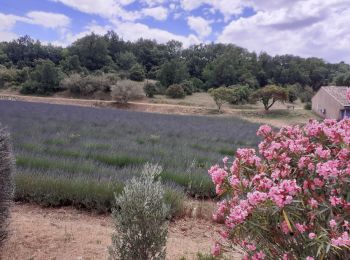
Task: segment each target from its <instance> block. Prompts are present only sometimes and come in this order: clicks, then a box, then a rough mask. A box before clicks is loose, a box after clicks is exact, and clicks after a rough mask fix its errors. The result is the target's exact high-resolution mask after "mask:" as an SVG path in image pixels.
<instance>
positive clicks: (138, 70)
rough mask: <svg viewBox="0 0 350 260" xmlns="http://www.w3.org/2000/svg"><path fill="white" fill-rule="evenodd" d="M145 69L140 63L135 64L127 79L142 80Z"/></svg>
mask: <svg viewBox="0 0 350 260" xmlns="http://www.w3.org/2000/svg"><path fill="white" fill-rule="evenodd" d="M145 77H146V76H145V70H144V68H143V67H142V65H140V64H135V65H134V66H132V67H131V69H130V72H129V79H131V80H135V81H143V80H144V79H145Z"/></svg>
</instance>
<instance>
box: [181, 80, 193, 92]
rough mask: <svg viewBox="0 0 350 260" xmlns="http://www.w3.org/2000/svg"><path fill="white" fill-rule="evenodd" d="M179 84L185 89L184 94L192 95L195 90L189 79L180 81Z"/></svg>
mask: <svg viewBox="0 0 350 260" xmlns="http://www.w3.org/2000/svg"><path fill="white" fill-rule="evenodd" d="M180 85H181V87H182V88H183V90H184V91H185V93H186V95H192V93H193V92H194V91H195V89H194V86H193V83H192V81H190V80H185V81H182V82H181V84H180Z"/></svg>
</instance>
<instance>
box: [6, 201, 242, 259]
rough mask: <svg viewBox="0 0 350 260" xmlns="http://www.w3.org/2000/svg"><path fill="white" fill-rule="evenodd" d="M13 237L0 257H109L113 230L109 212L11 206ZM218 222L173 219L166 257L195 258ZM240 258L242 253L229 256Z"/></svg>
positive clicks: (204, 249) (208, 242)
mask: <svg viewBox="0 0 350 260" xmlns="http://www.w3.org/2000/svg"><path fill="white" fill-rule="evenodd" d="M11 211H12V217H11V224H10V231H11V234H10V238H9V240H8V241H7V243H6V245H5V248H4V250H3V255H2V257H1V256H0V259H3V260H7V259H24V260H26V259H43V260H44V259H45V260H46V259H65V260H66V259H67V260H68V259H107V258H108V251H107V247H108V246H109V245H110V243H111V234H112V232H113V223H112V219H111V217H110V216H108V215H96V214H93V213H87V212H82V211H78V210H75V209H72V208H59V209H52V208H42V207H39V206H35V205H29V204H15V205H13V206H12V210H11ZM218 229H219V226H218V225H217V224H214V223H212V222H211V221H209V220H204V219H197V218H183V219H180V220H176V221H174V222H171V223H170V227H169V238H168V243H167V259H180V258H182V257H185V258H186V259H195V258H196V255H197V253H198V252H202V253H208V252H209V251H210V248H211V246H212V244H213V242H214V241H213V238H214V237H216V236H217V232H216V231H217V230H218ZM231 258H232V259H235V258H236V259H239V255H235V256H232V257H230V259H231Z"/></svg>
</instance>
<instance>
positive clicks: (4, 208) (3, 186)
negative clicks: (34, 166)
mask: <svg viewBox="0 0 350 260" xmlns="http://www.w3.org/2000/svg"><path fill="white" fill-rule="evenodd" d="M13 162H14V161H13V156H12V148H11V145H10V138H9V134H8V133H7V132H6V131H5V130H4V129H3V128H2V126H1V124H0V248H1V247H2V245H3V243H4V241H5V239H6V238H7V235H8V232H7V226H8V219H9V206H10V201H11V198H12V193H13V186H12V173H13V170H14V163H13Z"/></svg>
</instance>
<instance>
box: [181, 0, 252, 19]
mask: <svg viewBox="0 0 350 260" xmlns="http://www.w3.org/2000/svg"><path fill="white" fill-rule="evenodd" d="M257 1H258V0H257ZM180 2H181V6H182V8H183V9H184V10H186V11H192V10H195V9H197V8H199V7H201V6H202V5H209V6H210V7H211V9H212V11H219V12H221V13H222V15H223V16H224V18H225V20H228V19H230V17H232V16H236V15H240V14H241V13H242V12H243V10H244V8H245V7H246V6H248V2H249V0H246V1H244V0H180Z"/></svg>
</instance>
